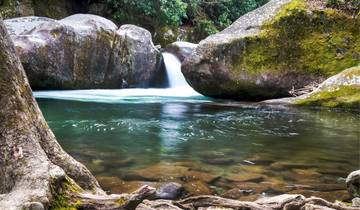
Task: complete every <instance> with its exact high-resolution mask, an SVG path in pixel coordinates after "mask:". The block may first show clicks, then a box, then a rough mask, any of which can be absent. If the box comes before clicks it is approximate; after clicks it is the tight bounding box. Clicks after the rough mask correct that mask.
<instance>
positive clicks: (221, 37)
mask: <svg viewBox="0 0 360 210" xmlns="http://www.w3.org/2000/svg"><path fill="white" fill-rule="evenodd" d="M359 26H360V21H359V18H358V17H351V16H349V15H347V14H346V13H345V12H343V11H341V10H334V9H331V8H318V7H317V6H314V5H313V4H311V1H307V0H272V1H270V2H269V3H267V4H266V5H264V6H263V7H261V8H259V9H257V10H254V11H252V12H250V13H248V14H246V15H244V16H242V17H241V18H239V19H238V20H237V21H236V22H235V23H233V24H232V25H231V26H229V27H228V28H226V29H225V30H224V31H222V32H220V33H218V34H215V35H213V36H210V37H208V38H207V39H205V40H203V41H201V42H200V43H199V46H198V47H197V48H196V49H195V50H194V52H193V53H192V54H191V56H189V57H188V58H187V59H186V60H185V61H184V62H183V65H182V71H183V73H184V75H185V77H186V79H187V81H188V82H189V83H190V85H191V86H192V87H193V88H194V89H195V90H196V91H198V92H200V93H202V94H204V95H206V96H212V97H218V98H232V99H243V100H263V99H269V98H278V97H285V96H289V91H290V90H291V89H292V88H295V89H297V88H302V87H304V86H306V85H309V84H311V83H313V82H321V81H323V80H324V79H325V78H327V77H329V76H332V75H334V74H336V73H338V72H340V71H341V70H343V69H346V68H349V67H351V66H355V65H357V64H358V63H359V61H360V53H359V52H360V51H359V49H360V32H359V28H360V27H359Z"/></svg>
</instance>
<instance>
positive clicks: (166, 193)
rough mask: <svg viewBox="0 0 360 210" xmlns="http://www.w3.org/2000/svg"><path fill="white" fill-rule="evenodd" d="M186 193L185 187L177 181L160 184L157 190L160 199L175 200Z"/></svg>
mask: <svg viewBox="0 0 360 210" xmlns="http://www.w3.org/2000/svg"><path fill="white" fill-rule="evenodd" d="M184 194H185V191H184V187H183V186H182V185H181V184H179V183H176V182H167V183H164V184H162V185H160V188H159V189H158V190H157V191H156V197H157V198H160V199H169V200H175V199H178V198H180V197H182V196H183V195H184Z"/></svg>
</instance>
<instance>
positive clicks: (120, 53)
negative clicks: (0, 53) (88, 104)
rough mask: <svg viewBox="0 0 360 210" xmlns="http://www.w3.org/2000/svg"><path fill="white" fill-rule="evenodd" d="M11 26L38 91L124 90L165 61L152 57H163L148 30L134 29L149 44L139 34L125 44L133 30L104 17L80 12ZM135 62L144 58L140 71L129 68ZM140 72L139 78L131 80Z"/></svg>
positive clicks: (20, 20)
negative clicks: (127, 32) (122, 40)
mask: <svg viewBox="0 0 360 210" xmlns="http://www.w3.org/2000/svg"><path fill="white" fill-rule="evenodd" d="M5 23H6V26H7V28H8V30H9V31H10V32H11V38H12V40H13V41H14V43H15V46H16V50H17V53H18V55H19V56H20V59H21V62H22V64H23V66H24V68H25V70H26V73H27V76H28V78H29V81H30V84H31V86H32V87H33V88H34V89H88V88H121V87H123V86H124V84H126V85H127V83H130V85H132V86H137V85H140V84H141V85H142V84H144V83H145V84H147V83H149V81H150V77H151V75H152V74H153V73H155V72H156V70H157V63H159V62H160V59H148V57H151V56H152V58H153V57H155V58H158V57H160V53H159V52H157V51H156V49H155V48H154V47H153V44H152V42H151V36H150V39H149V38H148V35H147V34H146V33H145V32H144V31H145V30H144V29H141V28H136V29H134V30H135V31H138V32H139V34H142V35H143V37H142V38H143V40H146V42H145V41H143V40H140V38H139V37H141V35H139V37H133V36H127V38H126V39H127V41H126V42H120V43H119V40H121V39H123V36H124V35H123V34H124V33H125V34H126V31H127V30H126V29H124V28H120V29H119V30H118V28H117V26H116V25H115V24H114V23H113V22H111V21H110V20H107V19H105V18H102V17H100V16H95V15H84V14H77V15H73V16H69V17H67V18H64V19H62V20H59V21H57V20H53V19H48V18H38V17H24V18H16V19H10V20H6V21H5ZM147 33H149V32H147ZM114 43H115V44H114ZM145 52H146V53H145ZM134 58H136V61H138V60H141V59H143V60H142V66H141V67H140V68H139V66H136V65H129V64H131V63H134ZM144 58H145V59H144ZM154 63H155V64H154ZM147 64H148V65H147ZM135 68H136V69H135ZM134 71H136V72H137V76H138V80H132V79H131V78H132V75H133V72H134ZM126 80H131V81H129V82H126Z"/></svg>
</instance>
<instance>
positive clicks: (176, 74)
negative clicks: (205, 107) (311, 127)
mask: <svg viewBox="0 0 360 210" xmlns="http://www.w3.org/2000/svg"><path fill="white" fill-rule="evenodd" d="M163 57H164V63H165V68H166V72H167V76H168V80H169V83H170V87H169V88H134V89H120V90H104V89H97V90H68V91H35V92H34V96H35V97H36V98H51V99H62V100H76V101H88V102H105V103H158V102H166V101H177V100H179V101H182V102H184V101H194V100H196V101H198V102H208V101H209V100H208V99H206V98H205V97H203V96H202V95H201V94H199V93H198V92H196V91H195V90H194V89H193V88H192V87H191V86H190V85H189V84H188V83H187V82H186V80H185V78H184V75H183V74H182V72H181V62H180V61H179V59H178V58H177V57H176V56H175V55H173V54H170V53H163ZM179 97H181V99H176V98H179Z"/></svg>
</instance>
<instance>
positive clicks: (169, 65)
mask: <svg viewBox="0 0 360 210" xmlns="http://www.w3.org/2000/svg"><path fill="white" fill-rule="evenodd" d="M162 56H163V58H164V63H165V68H166V73H167V77H168V80H169V85H170V88H177V87H184V86H189V84H188V83H187V82H186V80H185V77H184V75H183V74H182V72H181V62H180V60H179V59H178V58H177V57H176V56H175V55H173V54H171V53H163V54H162Z"/></svg>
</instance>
